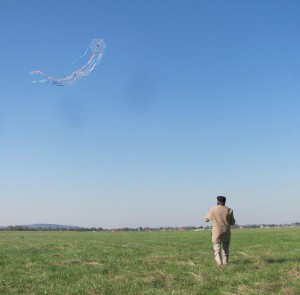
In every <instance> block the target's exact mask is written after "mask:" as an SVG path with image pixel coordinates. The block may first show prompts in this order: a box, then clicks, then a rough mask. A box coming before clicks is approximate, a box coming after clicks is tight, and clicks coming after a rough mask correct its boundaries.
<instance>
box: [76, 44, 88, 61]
mask: <svg viewBox="0 0 300 295" xmlns="http://www.w3.org/2000/svg"><path fill="white" fill-rule="evenodd" d="M88 51H89V47H88V48H87V49H86V51H85V53H84V54H83V55H82V56H80V57H79V58H77V59H76V60H75V61H73V62H72V64H74V63H76V62H78V61H79V60H80V59H82V58H84V57H85V56H86V54H87V53H88Z"/></svg>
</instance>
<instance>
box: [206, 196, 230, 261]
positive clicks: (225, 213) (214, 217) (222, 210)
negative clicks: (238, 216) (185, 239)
mask: <svg viewBox="0 0 300 295" xmlns="http://www.w3.org/2000/svg"><path fill="white" fill-rule="evenodd" d="M217 200H218V203H217V206H215V207H213V208H212V209H210V210H209V212H208V213H207V214H206V215H205V217H204V220H205V221H206V222H208V221H211V222H212V235H211V238H212V243H213V248H214V252H215V260H216V262H217V264H218V266H223V265H227V263H228V257H229V244H230V235H231V233H230V228H231V225H234V224H235V219H234V216H233V210H232V209H230V208H228V207H226V206H225V203H226V198H225V197H224V196H218V197H217ZM221 246H222V247H223V255H221ZM222 256H223V259H222V258H221V257H222Z"/></svg>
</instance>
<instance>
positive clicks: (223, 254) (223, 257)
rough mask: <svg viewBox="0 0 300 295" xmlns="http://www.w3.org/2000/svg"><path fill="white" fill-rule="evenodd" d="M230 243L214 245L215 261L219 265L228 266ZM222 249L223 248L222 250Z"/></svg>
mask: <svg viewBox="0 0 300 295" xmlns="http://www.w3.org/2000/svg"><path fill="white" fill-rule="evenodd" d="M229 244H230V243H229V242H222V243H213V248H214V254H215V260H216V262H217V264H218V265H226V264H227V263H228V258H229ZM221 248H223V249H222V250H221Z"/></svg>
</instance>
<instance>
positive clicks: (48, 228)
mask: <svg viewBox="0 0 300 295" xmlns="http://www.w3.org/2000/svg"><path fill="white" fill-rule="evenodd" d="M275 227H300V222H294V223H291V224H248V225H243V226H241V225H238V224H235V225H234V226H233V228H275ZM210 229H211V226H210V225H207V226H205V227H203V226H198V227H197V226H182V227H172V226H168V227H155V228H152V227H141V226H140V227H137V228H130V227H122V228H113V229H104V228H102V227H90V228H86V227H75V226H74V227H72V226H61V225H57V226H55V225H51V226H47V225H43V226H39V225H38V226H26V225H9V226H5V227H0V231H79V232H103V231H106V232H107V231H111V232H116V231H126V232H129V231H132V232H136V231H139V232H140V231H185V230H187V231H189V230H210Z"/></svg>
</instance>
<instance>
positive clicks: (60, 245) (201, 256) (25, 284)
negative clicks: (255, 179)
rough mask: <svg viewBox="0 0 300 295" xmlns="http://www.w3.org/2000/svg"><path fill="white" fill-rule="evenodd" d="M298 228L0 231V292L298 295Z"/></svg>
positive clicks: (299, 241) (131, 294) (299, 259)
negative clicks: (227, 243) (225, 233)
mask: <svg viewBox="0 0 300 295" xmlns="http://www.w3.org/2000/svg"><path fill="white" fill-rule="evenodd" d="M299 245H300V228H288V229H254V230H251V229H247V230H234V231H233V233H232V243H231V248H230V249H231V257H230V265H229V266H228V267H227V268H226V269H223V270H221V269H218V268H216V267H215V264H214V260H213V252H212V247H211V241H210V232H209V231H201V232H116V233H112V232H100V233H99V232H98V233H91V232H1V233H0V294H18V295H19V294H105V295H110V294H111V295H112V294H122V295H123V294H130V295H133V294H148V295H154V294H155V295H171V294H224V295H225V294H287V295H291V294H295V295H296V294H300V247H299Z"/></svg>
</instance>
